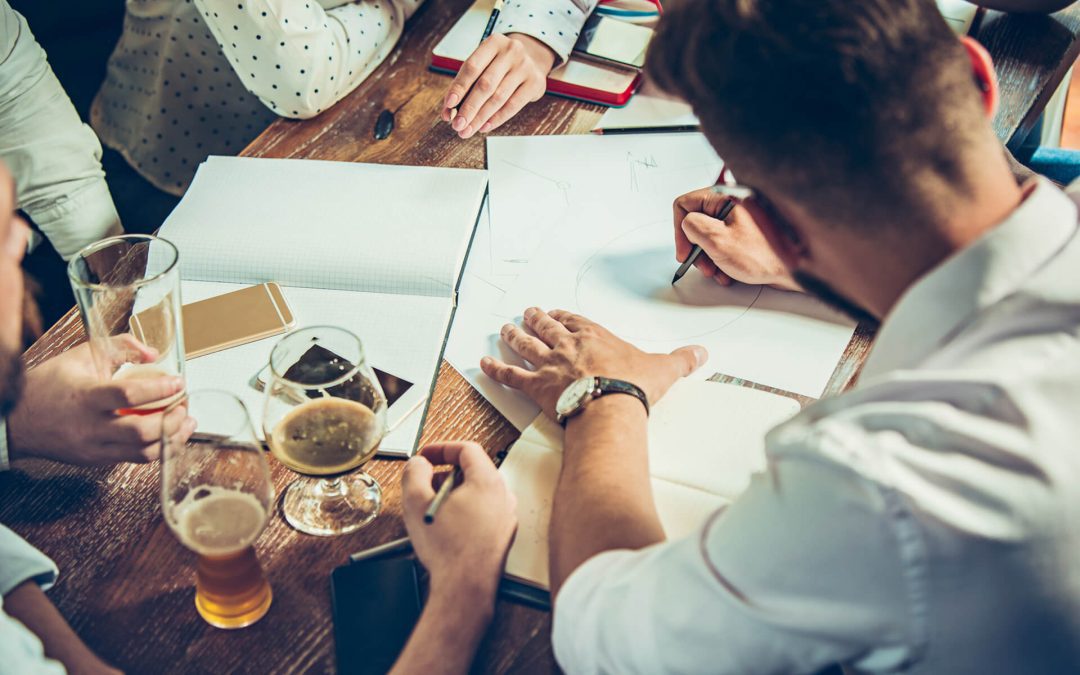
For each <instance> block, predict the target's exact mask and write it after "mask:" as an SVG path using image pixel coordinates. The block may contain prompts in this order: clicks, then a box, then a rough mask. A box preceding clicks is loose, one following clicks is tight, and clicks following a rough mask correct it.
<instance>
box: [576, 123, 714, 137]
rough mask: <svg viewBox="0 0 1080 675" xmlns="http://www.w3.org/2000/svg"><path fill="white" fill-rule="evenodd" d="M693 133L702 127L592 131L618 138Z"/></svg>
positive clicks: (688, 125)
mask: <svg viewBox="0 0 1080 675" xmlns="http://www.w3.org/2000/svg"><path fill="white" fill-rule="evenodd" d="M691 131H701V127H699V126H698V125H696V124H684V125H679V126H670V127H612V128H610V129H605V128H603V127H601V128H599V129H593V130H592V132H593V133H594V134H596V135H598V136H616V135H620V134H680V133H686V132H691Z"/></svg>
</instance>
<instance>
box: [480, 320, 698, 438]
mask: <svg viewBox="0 0 1080 675" xmlns="http://www.w3.org/2000/svg"><path fill="white" fill-rule="evenodd" d="M524 325H525V327H527V328H528V329H529V331H531V333H530V332H526V331H525V330H523V329H522V328H519V327H518V326H515V325H512V324H507V325H506V326H503V329H502V339H503V341H505V342H506V343H507V344H508V345H509V346H510V348H511V349H513V350H514V351H515V352H517V353H518V354H519V355H520V356H521V357H522V358H524V359H525V360H526V361H528V362H529V363H530V364H532V366H533V368H534V370H528V369H525V368H519V367H517V366H511V365H508V364H506V363H503V362H501V361H498V360H496V359H493V358H491V357H485V358H483V359H482V360H481V361H480V368H481V369H482V370H483V371H484V373H485V374H486V375H487V376H488V377H490V378H492V379H493V380H495V381H496V382H499V383H501V384H504V385H506V386H508V387H512V388H514V389H520V390H521V391H523V392H524V393H525V394H526V395H528V396H529V398H531V399H532V400H533V401H535V402H536V403H537V405H539V406H540V407H541V408H543V410H544V412H545V413H546V414H547V415H548V416H550V417H555V403H556V401H558V399H559V395H560V394H562V392H563V390H564V389H566V387H567V386H568V385H569V384H570V383H571V382H573V381H574V380H577V379H580V378H582V377H589V376H602V377H609V378H614V379H619V380H626V381H627V382H631V383H633V384H635V385H637V386H639V387H641V389H642V390H644V392H645V395H646V397H647V398H648V399H649V403H650V404H653V403H655V402H656V401H659V400H660V398H661V397H663V395H664V394H665V393H666V392H667V390H668V389H669V388H671V385H672V384H674V383H675V381H676V380H678V379H679V378H680V377H685V376H687V375H689V374H690V373H692V372H694V371H695V370H697V369H698V367H700V366H701V365H702V364H703V363H705V360H706V358H707V353H706V352H705V348H704V347H700V346H690V347H680V348H679V349H676V350H675V351H673V352H671V353H670V354H650V353H647V352H643V351H641V350H640V349H638V348H637V347H635V346H633V345H631V344H630V343H628V342H625V341H623V340H620V339H619V338H617V337H615V335H613V334H612V333H611V332H610V331H608V330H607V329H605V328H603V327H601V326H600V325H598V324H596V323H593V322H592V321H589V320H588V319H586V318H584V317H581V316H578V315H576V314H571V313H570V312H566V311H563V310H554V311H552V312H550V313H548V312H544V311H543V310H541V309H538V308H536V307H531V308H529V309H527V310H525V322H524Z"/></svg>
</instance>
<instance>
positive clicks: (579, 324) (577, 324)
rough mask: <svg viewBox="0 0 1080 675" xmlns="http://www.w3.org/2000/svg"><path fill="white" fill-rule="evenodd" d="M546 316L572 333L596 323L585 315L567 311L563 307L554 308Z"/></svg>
mask: <svg viewBox="0 0 1080 675" xmlns="http://www.w3.org/2000/svg"><path fill="white" fill-rule="evenodd" d="M548 316H550V317H551V318H552V319H555V320H556V321H558V322H559V323H561V324H562V325H564V326H566V328H567V329H569V330H570V331H571V332H574V333H576V332H577V331H579V330H582V329H583V328H587V327H589V326H595V325H596V324H595V323H593V322H592V321H589V320H588V319H586V318H585V317H583V316H579V315H577V314H574V313H573V312H568V311H566V310H565V309H554V310H552V311H550V312H548Z"/></svg>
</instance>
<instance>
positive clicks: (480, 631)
mask: <svg viewBox="0 0 1080 675" xmlns="http://www.w3.org/2000/svg"><path fill="white" fill-rule="evenodd" d="M497 584H498V582H497V580H495V581H494V582H490V583H483V584H479V585H471V586H470V585H465V584H454V585H449V584H448V585H447V586H446V587H445V588H436V587H435V585H434V583H433V584H432V589H431V594H430V595H429V596H428V602H427V605H425V606H424V611H423V613H422V614H421V615H420V621H419V622H418V623H417V624H416V628H415V629H414V630H413V633H412V636H411V637H410V638H409V641H408V643H406V645H405V649H404V650H402V652H401V656H399V657H398V660H397V662H396V663H395V664H394V668H393V669H392V670H391V671H390V672H391V673H392V674H393V675H408V674H409V673H438V674H446V675H449V674H453V673H466V672H468V670H469V666H470V665H471V664H472V660H473V657H474V655H475V654H476V648H477V647H478V646H479V644H480V640H481V638H483V636H484V632H485V631H486V630H487V627H488V624H489V623H491V617H492V616H493V615H494V612H495V588H496V587H497Z"/></svg>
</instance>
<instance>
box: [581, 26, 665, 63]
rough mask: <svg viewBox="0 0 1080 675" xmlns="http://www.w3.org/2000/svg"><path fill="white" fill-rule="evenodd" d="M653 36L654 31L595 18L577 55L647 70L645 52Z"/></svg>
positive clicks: (584, 31)
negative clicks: (645, 67)
mask: <svg viewBox="0 0 1080 675" xmlns="http://www.w3.org/2000/svg"><path fill="white" fill-rule="evenodd" d="M652 36H653V30H652V29H651V28H646V27H645V26H637V25H635V24H632V23H627V22H626V21H619V20H618V19H610V18H608V17H604V16H599V15H597V14H593V15H592V16H590V17H589V19H588V21H586V22H585V27H584V28H582V30H581V36H580V37H579V38H578V41H577V44H576V45H574V51H575V52H578V53H580V54H584V55H586V56H591V57H593V58H595V59H599V60H601V61H607V62H610V63H616V64H620V65H624V66H630V67H631V68H639V69H640V68H643V67H644V66H645V52H646V50H648V48H649V42H650V41H651V40H652Z"/></svg>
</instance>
